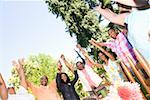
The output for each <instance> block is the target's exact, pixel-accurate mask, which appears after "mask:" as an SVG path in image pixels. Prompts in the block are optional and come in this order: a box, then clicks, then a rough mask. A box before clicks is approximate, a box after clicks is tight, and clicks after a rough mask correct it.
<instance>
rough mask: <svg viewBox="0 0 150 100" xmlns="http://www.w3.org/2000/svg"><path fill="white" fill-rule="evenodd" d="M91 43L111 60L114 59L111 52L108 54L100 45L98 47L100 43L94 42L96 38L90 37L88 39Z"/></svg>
mask: <svg viewBox="0 0 150 100" xmlns="http://www.w3.org/2000/svg"><path fill="white" fill-rule="evenodd" d="M89 42H90V43H91V44H92V45H94V46H95V47H97V48H98V49H100V50H101V51H102V52H103V53H104V54H105V55H107V56H108V57H109V58H110V59H111V60H115V58H114V56H113V55H112V54H110V53H109V52H107V51H106V50H105V49H103V48H102V47H100V45H98V43H97V42H96V40H94V39H91V40H90V41H89Z"/></svg>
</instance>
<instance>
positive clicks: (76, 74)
mask: <svg viewBox="0 0 150 100" xmlns="http://www.w3.org/2000/svg"><path fill="white" fill-rule="evenodd" d="M78 78H79V75H78V73H77V71H74V79H73V81H72V83H73V84H75V83H76V82H77V81H78Z"/></svg>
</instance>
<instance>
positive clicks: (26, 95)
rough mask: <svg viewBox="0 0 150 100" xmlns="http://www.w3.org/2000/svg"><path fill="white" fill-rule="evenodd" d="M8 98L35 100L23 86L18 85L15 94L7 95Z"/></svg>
mask: <svg viewBox="0 0 150 100" xmlns="http://www.w3.org/2000/svg"><path fill="white" fill-rule="evenodd" d="M8 100H35V98H34V96H33V95H32V94H30V93H28V91H27V90H26V89H25V88H24V87H23V86H20V87H19V90H18V92H17V93H16V94H9V95H8Z"/></svg>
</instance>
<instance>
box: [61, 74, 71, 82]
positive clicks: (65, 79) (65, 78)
mask: <svg viewBox="0 0 150 100" xmlns="http://www.w3.org/2000/svg"><path fill="white" fill-rule="evenodd" d="M60 77H61V80H62V82H64V83H68V82H70V79H69V77H68V75H67V74H66V73H61V75H60Z"/></svg>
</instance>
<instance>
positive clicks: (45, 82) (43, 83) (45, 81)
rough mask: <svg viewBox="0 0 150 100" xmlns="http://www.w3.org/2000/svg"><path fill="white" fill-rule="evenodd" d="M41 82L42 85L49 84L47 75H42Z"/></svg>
mask: <svg viewBox="0 0 150 100" xmlns="http://www.w3.org/2000/svg"><path fill="white" fill-rule="evenodd" d="M40 82H41V85H42V86H47V84H48V78H47V76H42V77H41V79H40Z"/></svg>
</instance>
